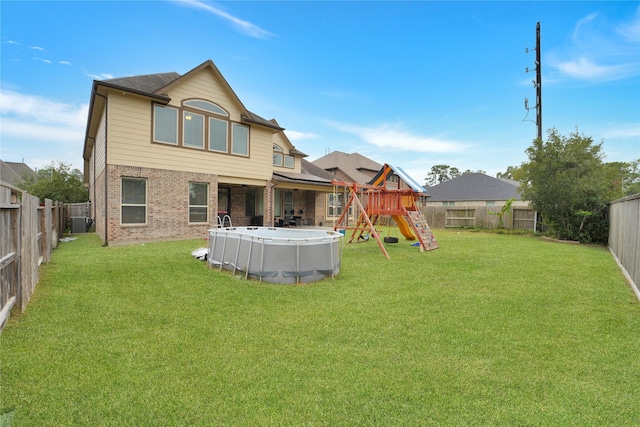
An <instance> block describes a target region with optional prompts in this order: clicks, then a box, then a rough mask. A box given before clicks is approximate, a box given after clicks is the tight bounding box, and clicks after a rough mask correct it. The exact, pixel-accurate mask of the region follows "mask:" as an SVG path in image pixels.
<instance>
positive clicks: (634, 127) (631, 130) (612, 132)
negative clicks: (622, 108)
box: [602, 123, 640, 154]
mask: <svg viewBox="0 0 640 427" xmlns="http://www.w3.org/2000/svg"><path fill="white" fill-rule="evenodd" d="M602 137H603V138H604V139H605V140H607V139H618V138H625V139H626V138H638V139H640V124H638V123H619V124H616V125H612V126H610V127H609V128H608V129H606V130H604V131H603V132H602ZM639 154H640V153H639Z"/></svg>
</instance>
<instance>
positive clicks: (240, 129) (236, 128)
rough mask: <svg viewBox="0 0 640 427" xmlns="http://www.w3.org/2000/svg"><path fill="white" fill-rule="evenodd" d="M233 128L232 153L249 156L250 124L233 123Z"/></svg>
mask: <svg viewBox="0 0 640 427" xmlns="http://www.w3.org/2000/svg"><path fill="white" fill-rule="evenodd" d="M231 128H232V129H231V154H237V155H239V156H249V126H245V125H241V124H239V123H233V125H232V126H231Z"/></svg>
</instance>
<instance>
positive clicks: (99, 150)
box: [92, 111, 106, 176]
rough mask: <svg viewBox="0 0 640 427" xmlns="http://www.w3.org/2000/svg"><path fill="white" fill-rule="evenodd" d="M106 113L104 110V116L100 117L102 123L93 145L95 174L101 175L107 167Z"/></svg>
mask: <svg viewBox="0 0 640 427" xmlns="http://www.w3.org/2000/svg"><path fill="white" fill-rule="evenodd" d="M105 125H106V123H105V114H104V111H103V112H102V117H100V124H99V125H98V132H96V140H95V143H94V146H93V150H94V151H93V155H94V156H95V159H92V160H95V171H94V173H95V175H96V176H98V175H100V174H101V173H102V172H103V171H104V168H105V164H106V158H105V155H106V154H105V147H106V145H105V140H104V138H105Z"/></svg>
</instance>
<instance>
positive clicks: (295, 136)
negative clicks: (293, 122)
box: [284, 130, 318, 141]
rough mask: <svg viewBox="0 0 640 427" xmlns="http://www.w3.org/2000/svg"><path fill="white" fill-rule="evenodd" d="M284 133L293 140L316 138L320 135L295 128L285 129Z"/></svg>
mask: <svg viewBox="0 0 640 427" xmlns="http://www.w3.org/2000/svg"><path fill="white" fill-rule="evenodd" d="M284 133H285V134H286V135H287V138H289V139H290V140H291V141H301V140H304V139H315V138H318V135H316V134H314V133H311V132H298V131H295V130H285V131H284Z"/></svg>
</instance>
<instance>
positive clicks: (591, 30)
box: [543, 8, 640, 83]
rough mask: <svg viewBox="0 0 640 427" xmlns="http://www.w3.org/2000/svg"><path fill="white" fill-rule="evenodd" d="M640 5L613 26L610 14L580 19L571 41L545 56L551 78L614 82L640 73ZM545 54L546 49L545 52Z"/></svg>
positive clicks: (594, 14) (591, 15)
mask: <svg viewBox="0 0 640 427" xmlns="http://www.w3.org/2000/svg"><path fill="white" fill-rule="evenodd" d="M639 45H640V8H638V9H637V12H636V14H635V15H634V16H633V17H632V18H631V19H629V20H627V21H625V22H618V23H615V24H613V25H610V24H609V23H608V22H607V18H606V17H601V16H600V15H599V14H597V13H592V14H589V15H587V16H585V17H584V18H582V19H580V20H579V21H578V22H577V23H576V25H575V27H574V29H573V32H572V33H571V37H570V38H569V43H568V44H567V45H565V46H562V47H559V48H556V49H552V50H551V51H550V53H549V54H548V55H547V57H546V58H545V59H546V60H547V61H545V64H543V71H544V65H548V66H550V68H551V70H552V71H551V80H550V79H546V80H547V83H548V82H549V81H555V80H557V79H558V77H565V78H571V79H579V80H584V81H594V82H602V81H611V80H620V79H626V78H629V77H633V76H636V75H638V74H640V57H639V56H638V46H639ZM543 53H544V51H543Z"/></svg>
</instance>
